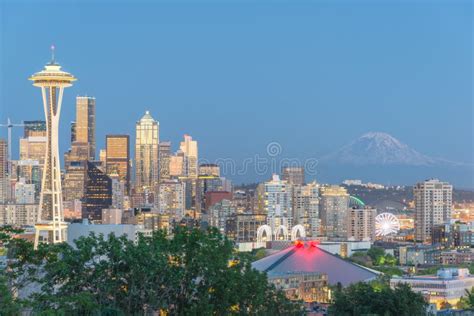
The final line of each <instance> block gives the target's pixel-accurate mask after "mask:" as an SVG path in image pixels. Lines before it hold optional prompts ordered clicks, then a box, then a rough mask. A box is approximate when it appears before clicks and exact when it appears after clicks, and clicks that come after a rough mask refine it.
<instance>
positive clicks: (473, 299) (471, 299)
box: [458, 288, 474, 309]
mask: <svg viewBox="0 0 474 316" xmlns="http://www.w3.org/2000/svg"><path fill="white" fill-rule="evenodd" d="M458 307H459V308H465V309H467V308H474V288H472V289H471V290H470V291H469V290H466V295H464V296H463V297H461V300H460V301H459V303H458Z"/></svg>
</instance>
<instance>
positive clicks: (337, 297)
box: [329, 282, 427, 316]
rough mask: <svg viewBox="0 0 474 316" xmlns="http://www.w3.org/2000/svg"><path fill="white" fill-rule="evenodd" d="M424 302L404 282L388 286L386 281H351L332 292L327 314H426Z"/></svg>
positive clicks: (421, 297) (419, 295)
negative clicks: (332, 302)
mask: <svg viewBox="0 0 474 316" xmlns="http://www.w3.org/2000/svg"><path fill="white" fill-rule="evenodd" d="M426 307H427V303H426V302H425V300H424V299H423V296H422V295H421V294H418V293H415V292H413V291H412V290H411V288H410V286H409V285H407V284H399V285H397V287H395V289H391V288H390V287H389V286H388V284H387V283H382V282H373V283H363V282H361V283H355V284H352V285H350V286H349V287H347V288H339V289H336V291H335V292H334V304H333V305H332V306H330V308H329V314H330V315H342V316H343V315H369V314H370V315H384V316H391V315H406V316H412V315H413V316H415V315H426Z"/></svg>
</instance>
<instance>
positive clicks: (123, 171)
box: [105, 135, 130, 195]
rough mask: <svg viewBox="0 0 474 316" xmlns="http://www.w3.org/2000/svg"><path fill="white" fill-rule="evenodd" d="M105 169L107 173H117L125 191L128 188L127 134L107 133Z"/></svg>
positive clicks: (128, 148)
mask: <svg viewBox="0 0 474 316" xmlns="http://www.w3.org/2000/svg"><path fill="white" fill-rule="evenodd" d="M105 145H106V154H105V157H106V158H105V161H106V170H107V175H109V176H110V175H111V174H114V173H116V174H118V178H119V181H120V182H122V183H123V184H124V186H125V192H126V194H127V195H129V192H130V191H129V190H130V140H129V136H128V135H107V136H105Z"/></svg>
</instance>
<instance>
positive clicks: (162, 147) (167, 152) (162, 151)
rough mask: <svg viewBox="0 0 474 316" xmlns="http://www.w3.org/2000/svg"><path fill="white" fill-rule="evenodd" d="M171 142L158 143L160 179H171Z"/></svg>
mask: <svg viewBox="0 0 474 316" xmlns="http://www.w3.org/2000/svg"><path fill="white" fill-rule="evenodd" d="M170 157H171V142H160V143H159V144H158V169H159V172H158V176H159V180H160V181H164V180H169V179H170V159H171V158H170Z"/></svg>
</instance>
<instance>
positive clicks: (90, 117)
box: [75, 96, 95, 160]
mask: <svg viewBox="0 0 474 316" xmlns="http://www.w3.org/2000/svg"><path fill="white" fill-rule="evenodd" d="M75 141H76V142H78V143H85V144H87V145H88V148H89V160H95V98H93V97H79V96H78V97H77V98H76V126H75Z"/></svg>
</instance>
